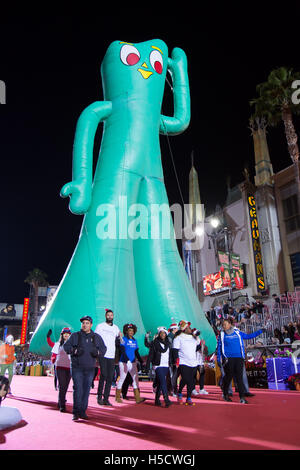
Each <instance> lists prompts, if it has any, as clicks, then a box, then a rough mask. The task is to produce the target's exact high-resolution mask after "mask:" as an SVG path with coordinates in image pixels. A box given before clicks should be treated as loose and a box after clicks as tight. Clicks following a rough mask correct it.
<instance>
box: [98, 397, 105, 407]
mask: <svg viewBox="0 0 300 470" xmlns="http://www.w3.org/2000/svg"><path fill="white" fill-rule="evenodd" d="M97 403H98V405H100V406H101V405H104V402H103V398H101V397H97Z"/></svg>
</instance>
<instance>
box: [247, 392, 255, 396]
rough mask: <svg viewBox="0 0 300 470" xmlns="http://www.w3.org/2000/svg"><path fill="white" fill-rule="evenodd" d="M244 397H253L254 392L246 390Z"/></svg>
mask: <svg viewBox="0 0 300 470" xmlns="http://www.w3.org/2000/svg"><path fill="white" fill-rule="evenodd" d="M245 397H255V393H251V392H247V393H245Z"/></svg>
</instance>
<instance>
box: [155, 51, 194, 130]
mask: <svg viewBox="0 0 300 470" xmlns="http://www.w3.org/2000/svg"><path fill="white" fill-rule="evenodd" d="M168 70H169V72H170V74H171V77H172V81H173V93H174V116H173V117H169V116H164V115H161V117H160V133H161V134H170V135H176V134H180V133H181V132H183V131H184V130H185V129H186V128H187V127H188V125H189V122H190V118H191V104H190V89H189V79H188V73H187V58H186V54H185V52H184V51H183V50H182V49H180V48H179V47H175V49H173V51H172V54H171V58H169V59H168Z"/></svg>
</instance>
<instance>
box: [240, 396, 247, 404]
mask: <svg viewBox="0 0 300 470" xmlns="http://www.w3.org/2000/svg"><path fill="white" fill-rule="evenodd" d="M240 403H243V404H244V405H245V404H247V403H248V402H247V400H245V398H241V399H240Z"/></svg>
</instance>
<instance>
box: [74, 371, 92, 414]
mask: <svg viewBox="0 0 300 470" xmlns="http://www.w3.org/2000/svg"><path fill="white" fill-rule="evenodd" d="M71 373H72V379H73V414H77V415H80V414H84V413H85V411H86V409H87V407H88V401H89V395H90V389H91V385H92V382H93V378H94V375H95V367H88V368H86V369H81V368H77V367H73V368H72V369H71Z"/></svg>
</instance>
